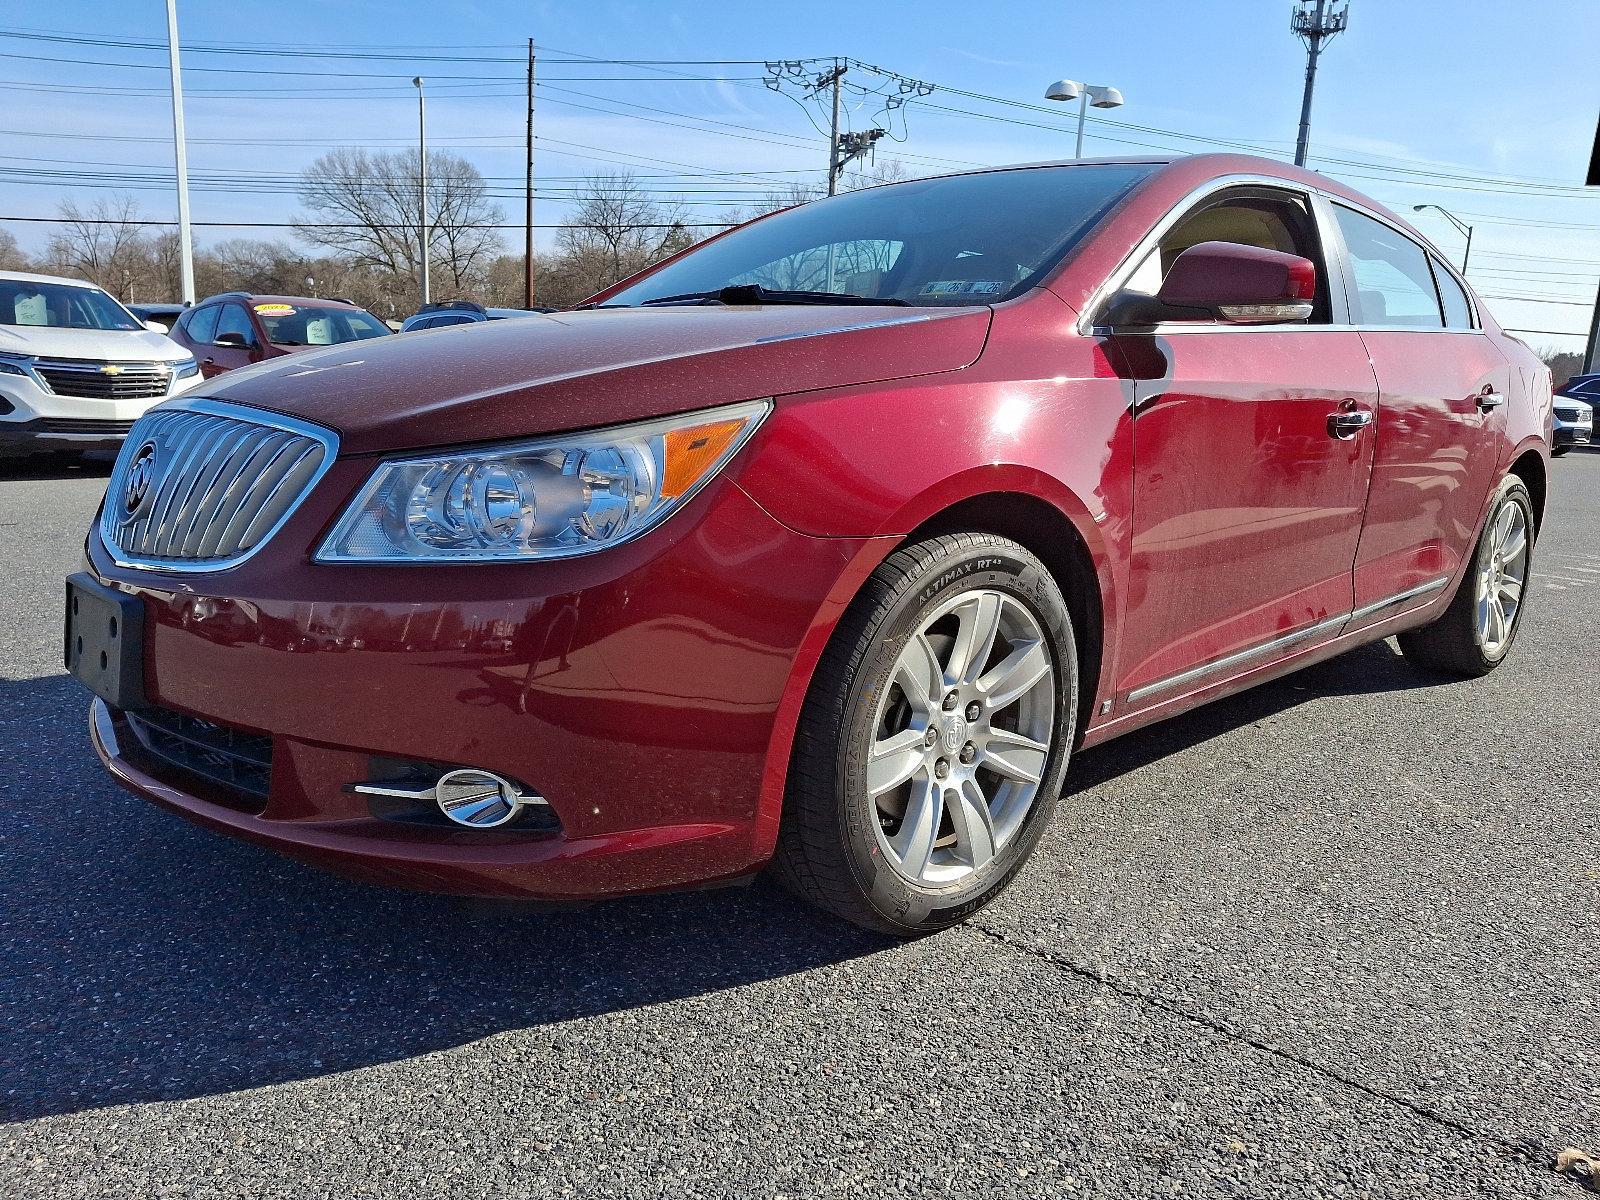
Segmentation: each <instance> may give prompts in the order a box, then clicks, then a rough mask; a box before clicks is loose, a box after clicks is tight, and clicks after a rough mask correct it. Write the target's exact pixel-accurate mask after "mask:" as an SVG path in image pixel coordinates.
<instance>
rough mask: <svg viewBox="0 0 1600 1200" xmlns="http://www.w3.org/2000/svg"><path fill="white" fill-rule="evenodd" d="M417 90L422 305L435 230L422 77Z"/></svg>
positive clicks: (416, 81)
mask: <svg viewBox="0 0 1600 1200" xmlns="http://www.w3.org/2000/svg"><path fill="white" fill-rule="evenodd" d="M411 82H412V83H413V84H415V85H416V89H417V242H418V246H419V254H418V257H419V259H420V260H421V265H422V303H423V304H426V303H428V243H429V242H431V241H432V240H433V238H432V237H431V236H430V235H431V234H432V233H433V230H432V229H431V228H430V227H429V225H428V108H427V102H426V101H425V100H424V99H423V97H422V76H421V75H418V76H416V77H415V78H414V79H412V81H411Z"/></svg>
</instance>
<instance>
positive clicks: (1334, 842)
mask: <svg viewBox="0 0 1600 1200" xmlns="http://www.w3.org/2000/svg"><path fill="white" fill-rule="evenodd" d="M103 487H104V470H103V468H101V469H92V468H91V469H87V470H85V469H83V468H79V467H43V468H35V469H26V468H24V469H20V470H19V469H18V468H17V467H16V466H15V465H14V464H13V465H12V466H10V467H0V562H3V564H4V567H3V570H0V609H3V611H4V613H5V617H6V619H5V622H4V626H3V630H0V762H3V763H4V767H3V770H0V829H3V831H4V855H5V870H4V873H3V878H4V886H3V890H0V975H3V976H4V978H5V979H6V980H7V982H6V984H5V985H4V988H3V990H0V1010H3V1012H0V1016H3V1026H0V1027H3V1029H4V1035H3V1036H4V1039H5V1045H4V1046H3V1047H0V1099H3V1102H4V1106H5V1117H6V1119H7V1121H8V1124H6V1125H5V1127H4V1128H3V1129H0V1194H4V1195H7V1196H16V1197H43V1196H52V1197H53V1196H95V1197H99V1196H128V1197H152V1196H164V1195H174V1196H176V1195H181V1196H185V1197H200V1196H218V1197H223V1196H226V1197H235V1196H245V1195H251V1196H256V1195H260V1196H277V1195H283V1196H289V1195H292V1196H296V1197H314V1196H338V1197H351V1196H383V1197H397V1196H427V1197H457V1196H459V1197H484V1196H497V1197H498V1196H547V1195H549V1196H556V1195H576V1196H622V1197H640V1196H658V1195H659V1196H673V1197H686V1196H741V1197H749V1196H780V1195H787V1196H796V1197H798V1196H812V1195H831V1194H844V1193H852V1194H854V1193H867V1194H886V1195H887V1194H901V1195H908V1196H945V1195H950V1196H995V1195H1045V1194H1062V1193H1066V1194H1072V1193H1085V1194H1096V1195H1098V1194H1104V1195H1110V1196H1119V1197H1127V1196H1158V1195H1174V1194H1206V1195H1221V1194H1231V1195H1241V1196H1273V1195H1283V1196H1296V1197H1303V1196H1308V1195H1318V1196H1323V1195H1372V1196H1421V1195H1430V1196H1452V1197H1453V1196H1464V1195H1484V1196H1516V1197H1528V1196H1546V1195H1548V1196H1561V1195H1566V1196H1576V1195H1577V1194H1578V1190H1577V1188H1576V1187H1575V1186H1574V1185H1573V1184H1571V1183H1568V1182H1566V1181H1565V1180H1563V1179H1561V1178H1560V1177H1558V1176H1557V1175H1556V1173H1555V1172H1554V1170H1553V1169H1552V1166H1551V1162H1552V1160H1553V1159H1554V1157H1555V1155H1556V1153H1557V1152H1558V1151H1560V1150H1561V1149H1562V1148H1563V1147H1566V1146H1576V1147H1584V1148H1588V1149H1590V1150H1594V1151H1600V1099H1597V1095H1600V989H1597V987H1596V978H1597V974H1600V944H1597V934H1600V921H1597V916H1596V914H1597V912H1600V855H1597V853H1596V847H1597V845H1600V787H1597V785H1596V778H1597V772H1600V748H1597V746H1600V741H1597V739H1596V736H1595V733H1594V719H1595V713H1596V711H1597V710H1600V669H1597V667H1596V659H1595V657H1594V651H1593V645H1594V638H1595V632H1594V631H1595V630H1596V629H1597V628H1600V537H1597V536H1596V534H1595V530H1596V528H1597V526H1600V454H1585V453H1578V454H1574V455H1572V456H1569V457H1567V458H1564V459H1562V460H1560V461H1558V462H1555V463H1553V464H1552V480H1551V488H1550V492H1551V503H1550V508H1549V513H1548V517H1547V522H1546V527H1545V530H1544V535H1543V537H1542V540H1541V541H1540V543H1539V547H1538V553H1537V555H1536V557H1535V566H1534V571H1535V583H1536V586H1535V588H1534V589H1533V591H1532V594H1531V607H1530V608H1529V610H1528V613H1527V620H1526V622H1525V624H1524V626H1523V629H1522V633H1521V639H1520V642H1519V644H1518V646H1517V647H1516V649H1515V650H1514V652H1513V654H1512V659H1511V661H1510V662H1509V664H1508V665H1507V666H1506V667H1505V668H1504V669H1502V670H1501V671H1499V672H1498V673H1496V674H1495V675H1493V676H1492V677H1491V678H1489V679H1486V680H1482V681H1478V682H1473V683H1438V682H1435V681H1433V680H1430V679H1427V678H1424V677H1422V676H1420V675H1418V674H1417V673H1415V672H1414V671H1413V670H1412V669H1411V668H1410V667H1409V666H1407V665H1406V663H1405V662H1404V661H1403V660H1402V659H1401V658H1400V657H1399V656H1398V654H1397V652H1396V651H1395V650H1394V648H1393V646H1392V644H1387V643H1386V644H1380V645H1377V646H1374V647H1369V648H1366V649H1364V650H1360V651H1357V652H1355V653H1352V654H1350V655H1347V656H1345V657H1344V658H1341V659H1338V660H1335V661H1333V662H1331V663H1328V664H1325V665H1323V666H1320V667H1316V668H1313V669H1311V670H1308V671H1306V672H1304V673H1302V674H1299V675H1295V676H1291V677H1289V678H1287V679H1285V680H1283V681H1281V682H1278V683H1275V684H1271V685H1268V686H1266V687H1263V688H1260V689H1257V690H1256V691H1253V692H1250V693H1247V694H1245V695H1243V696H1241V697H1238V698H1235V699H1233V700H1230V701H1225V702H1223V703H1220V704H1217V705H1213V706H1211V707H1209V708H1206V709H1203V710H1201V711H1199V712H1197V713H1194V714H1192V715H1190V716H1188V717H1184V718H1180V719H1178V720H1175V721H1172V722H1169V723H1167V724H1166V725H1164V726H1158V727H1156V728H1154V729H1151V730H1147V731H1145V732H1143V733H1137V734H1134V735H1132V736H1130V737H1129V738H1127V739H1124V740H1123V741H1121V742H1118V743H1114V744H1112V745H1111V746H1108V747H1105V748H1102V749H1099V750H1096V751H1091V752H1087V753H1085V754H1084V755H1082V756H1081V758H1080V759H1079V760H1078V761H1077V762H1076V763H1075V765H1074V768H1073V771H1072V774H1071V777H1070V783H1071V794H1070V797H1069V799H1068V800H1067V802H1066V803H1065V804H1064V805H1063V807H1062V811H1061V814H1060V816H1059V817H1058V819H1057V821H1056V823H1055V824H1054V826H1053V827H1052V829H1051V830H1050V831H1049V832H1048V833H1047V835H1046V839H1045V842H1044V844H1043V847H1042V851H1041V853H1040V854H1039V855H1038V857H1037V858H1036V859H1035V860H1034V861H1033V863H1032V864H1031V865H1030V866H1029V867H1028V868H1026V870H1025V871H1024V873H1023V875H1022V876H1021V878H1020V880H1019V882H1018V884H1017V886H1015V887H1013V888H1012V890H1011V891H1010V892H1008V893H1007V894H1006V895H1005V896H1004V897H1003V898H1002V900H1001V901H1000V902H999V903H998V904H996V905H995V906H994V907H992V908H990V909H988V910H985V911H984V912H982V913H980V914H979V916H978V917H977V919H976V920H975V921H973V922H972V923H970V924H969V925H967V926H965V927H962V928H958V929H955V930H953V931H950V932H947V933H943V934H939V935H937V936H934V937H931V938H928V939H926V940H923V941H920V942H915V943H911V944H894V943H887V942H884V941H882V940H878V939H875V938H873V937H871V936H869V935H867V934H864V933H861V932H859V931H855V930H853V929H850V928H847V927H845V926H843V925H841V924H836V923H834V922H832V921H831V920H828V919H825V918H821V917H819V916H816V915H813V914H812V913H811V912H810V911H809V910H807V909H805V908H804V907H802V906H801V905H800V904H798V903H796V902H793V901H791V900H789V899H788V898H786V897H785V896H784V895H783V894H782V893H780V892H778V891H777V890H776V889H775V888H772V887H770V886H766V885H757V886H756V887H753V888H749V889H737V890H729V891H714V892H705V893H698V894H691V895H684V896H673V897H663V898H652V899H643V900H634V901H628V902H619V903H614V904H608V905H603V906H598V907H594V908H590V909H586V910H581V911H574V912H557V913H549V912H530V911H527V910H524V909H522V908H518V907H510V906H506V907H501V906H494V905H487V904H472V903H466V902H457V901H452V900H446V899H438V898H432V897H423V896H415V895H408V894H400V893H395V892H387V891H381V890H377V889H374V888H369V887H365V886H360V885H356V884H350V883H345V882H342V881H340V880H337V879H334V878H332V877H329V876H326V875H323V874H320V873H317V872H314V871H312V870H311V869H309V868H304V867H301V866H298V865H295V864H292V863H289V862H287V861H284V860H281V859H279V858H277V857H275V856H273V855H271V854H269V853H267V852H265V851H261V850H257V849H255V848H253V847H250V846H247V845H244V844H242V843H240V842H236V841H231V840H224V839H222V838H219V837H216V836H213V835H211V834H208V833H205V832H202V831H201V830H199V829H196V828H194V827H191V826H189V825H188V824H186V823H184V822H183V821H181V820H179V819H177V818H175V817H172V816H169V815H166V814H164V813H162V812H159V811H157V810H156V809H154V808H153V807H151V806H149V805H147V804H145V803H143V802H142V801H139V800H136V799H134V798H133V797H131V796H129V795H127V794H126V793H124V792H122V791H121V790H120V789H118V788H116V787H114V786H113V785H112V784H111V783H110V782H109V781H108V780H107V779H106V778H105V776H104V775H103V774H102V773H101V772H100V770H99V769H98V767H97V765H96V763H95V761H94V757H93V754H92V753H91V751H90V749H89V746H88V742H87V739H86V736H85V732H84V713H85V709H86V707H87V701H86V694H85V693H84V692H83V691H82V689H81V688H80V687H79V686H78V685H77V684H76V683H74V682H73V681H71V680H70V679H68V678H67V677H66V676H65V675H64V674H63V673H62V669H61V664H60V655H59V649H58V646H57V637H58V630H57V622H58V619H59V611H58V610H59V608H60V588H61V579H62V576H63V575H65V574H66V573H67V572H69V571H71V570H72V569H73V568H74V565H75V564H76V562H77V561H78V557H79V553H80V546H81V543H82V538H83V534H84V531H85V529H86V528H87V526H88V522H89V519H90V515H91V513H92V511H93V509H94V506H95V503H96V501H97V499H98V494H99V491H100V490H101V489H103ZM245 683H246V681H241V684H245ZM620 782H622V783H623V785H625V781H620Z"/></svg>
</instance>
